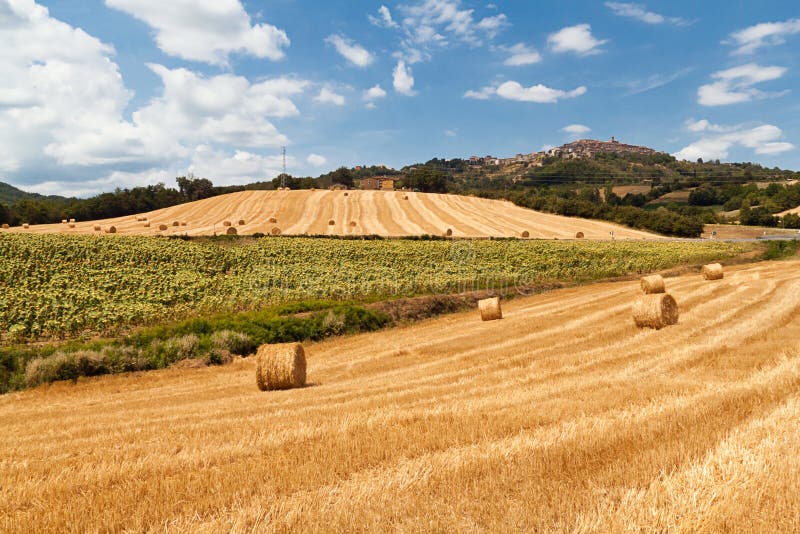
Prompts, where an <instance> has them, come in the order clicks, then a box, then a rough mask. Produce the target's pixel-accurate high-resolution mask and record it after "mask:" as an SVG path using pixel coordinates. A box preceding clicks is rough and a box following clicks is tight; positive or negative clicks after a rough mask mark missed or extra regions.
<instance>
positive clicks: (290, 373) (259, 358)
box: [256, 343, 306, 391]
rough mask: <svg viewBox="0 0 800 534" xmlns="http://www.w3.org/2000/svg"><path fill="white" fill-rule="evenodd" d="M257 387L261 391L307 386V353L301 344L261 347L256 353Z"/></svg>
mask: <svg viewBox="0 0 800 534" xmlns="http://www.w3.org/2000/svg"><path fill="white" fill-rule="evenodd" d="M256 385H258V389H260V390H261V391H272V390H278V389H291V388H300V387H303V386H305V385H306V353H305V351H304V350H303V346H302V345H300V344H299V343H281V344H277V345H261V346H260V347H258V352H256Z"/></svg>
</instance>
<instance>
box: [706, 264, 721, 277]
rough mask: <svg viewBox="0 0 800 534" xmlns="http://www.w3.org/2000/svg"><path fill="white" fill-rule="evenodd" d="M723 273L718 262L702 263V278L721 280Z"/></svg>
mask: <svg viewBox="0 0 800 534" xmlns="http://www.w3.org/2000/svg"><path fill="white" fill-rule="evenodd" d="M724 277H725V273H724V272H723V271H722V265H720V264H719V263H710V264H708V265H703V278H705V279H706V280H722V279H723V278H724Z"/></svg>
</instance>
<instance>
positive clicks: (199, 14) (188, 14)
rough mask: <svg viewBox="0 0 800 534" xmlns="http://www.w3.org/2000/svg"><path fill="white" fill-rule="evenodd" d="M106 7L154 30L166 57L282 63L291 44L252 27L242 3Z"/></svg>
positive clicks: (183, 0) (141, 0) (265, 28)
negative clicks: (241, 56) (248, 57)
mask: <svg viewBox="0 0 800 534" xmlns="http://www.w3.org/2000/svg"><path fill="white" fill-rule="evenodd" d="M106 5H107V6H109V7H112V8H115V9H118V10H120V11H123V12H125V13H128V14H129V15H131V16H133V17H136V18H137V19H139V20H141V21H143V22H144V23H145V24H147V25H148V26H150V27H151V28H152V29H153V31H154V33H155V41H156V44H157V45H158V47H159V48H160V49H161V50H162V51H163V52H164V53H166V54H169V55H171V56H175V57H179V58H182V59H187V60H191V61H201V62H204V63H210V64H213V65H227V64H228V61H229V56H230V54H232V53H243V54H249V55H252V56H255V57H258V58H264V59H271V60H278V59H281V58H283V57H284V52H283V49H284V48H286V47H288V46H289V44H290V41H289V37H288V36H287V35H286V32H285V31H283V30H281V29H278V28H276V27H275V26H272V25H270V24H255V25H253V24H252V22H251V20H250V16H249V15H248V14H247V12H246V11H245V9H244V7H243V6H242V4H241V2H239V0H170V1H169V2H164V1H163V0H106Z"/></svg>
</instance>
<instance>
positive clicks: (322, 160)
mask: <svg viewBox="0 0 800 534" xmlns="http://www.w3.org/2000/svg"><path fill="white" fill-rule="evenodd" d="M306 161H307V162H308V164H309V165H311V166H312V167H322V166H323V165H325V164H326V163H328V159H327V158H326V157H325V156H320V155H319V154H309V155H308V157H307V158H306Z"/></svg>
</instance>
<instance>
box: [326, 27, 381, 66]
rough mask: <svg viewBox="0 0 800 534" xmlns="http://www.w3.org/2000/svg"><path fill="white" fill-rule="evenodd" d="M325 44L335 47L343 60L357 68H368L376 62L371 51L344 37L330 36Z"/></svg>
mask: <svg viewBox="0 0 800 534" xmlns="http://www.w3.org/2000/svg"><path fill="white" fill-rule="evenodd" d="M325 42H326V43H328V44H330V45H333V47H334V48H335V49H336V51H337V52H339V54H340V55H341V56H342V57H343V58H345V59H346V60H347V61H349V62H350V63H352V64H353V65H355V66H357V67H362V68H364V67H368V66H370V65H371V64H372V62H373V61H375V57H374V56H373V55H372V54H371V53H370V52H369V50H367V49H366V48H364V47H363V46H361V45H359V44H356V43H354V42H353V41H352V40H351V39H348V38H347V37H344V36H342V35H329V36H328V37H327V38H326V39H325Z"/></svg>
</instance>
